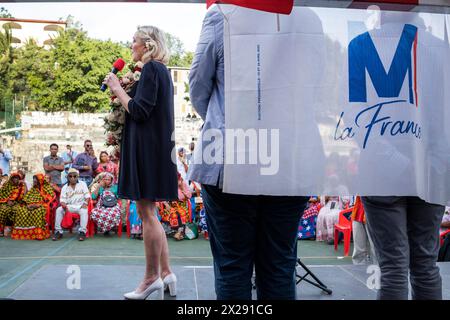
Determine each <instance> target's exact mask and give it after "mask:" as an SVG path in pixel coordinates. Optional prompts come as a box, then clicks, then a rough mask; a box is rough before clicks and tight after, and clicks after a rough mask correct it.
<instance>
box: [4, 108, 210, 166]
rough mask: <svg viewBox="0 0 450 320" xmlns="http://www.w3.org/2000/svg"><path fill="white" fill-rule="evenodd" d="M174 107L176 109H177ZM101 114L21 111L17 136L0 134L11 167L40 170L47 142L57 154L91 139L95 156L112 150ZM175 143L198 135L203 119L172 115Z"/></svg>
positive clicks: (78, 147)
mask: <svg viewBox="0 0 450 320" xmlns="http://www.w3.org/2000/svg"><path fill="white" fill-rule="evenodd" d="M176 110H177V109H176ZM106 115H107V114H104V113H80V114H78V113H71V112H55V113H45V112H23V113H22V114H21V126H22V131H21V132H20V138H19V139H16V138H15V137H13V136H6V135H4V136H0V142H2V144H3V146H4V148H8V149H10V150H11V152H12V154H13V160H12V161H11V169H12V170H17V169H23V170H25V172H27V173H30V174H34V173H37V172H42V171H43V168H42V159H43V158H44V157H45V156H47V155H49V149H50V144H52V143H56V144H58V145H59V151H60V152H59V154H60V155H61V154H62V153H63V152H64V151H65V150H66V145H67V144H70V145H72V147H73V148H72V149H73V150H75V151H77V152H82V151H84V147H83V144H84V140H86V139H90V140H92V142H93V145H94V150H95V154H96V155H97V157H98V156H99V154H100V152H101V151H103V150H106V151H108V152H111V151H112V148H107V147H106V146H105V139H106V136H105V129H104V128H103V118H104V117H105V116H106ZM174 120H175V142H176V145H177V147H178V146H183V147H185V148H186V149H187V148H188V146H189V143H190V142H191V140H192V138H197V137H198V135H199V132H200V128H201V125H202V123H203V122H202V121H201V120H200V119H199V118H197V119H195V120H193V119H192V118H189V117H185V116H184V115H183V114H182V113H181V114H180V112H179V111H178V112H176V114H175V119H174Z"/></svg>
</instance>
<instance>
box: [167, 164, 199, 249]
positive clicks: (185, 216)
mask: <svg viewBox="0 0 450 320" xmlns="http://www.w3.org/2000/svg"><path fill="white" fill-rule="evenodd" d="M191 196H192V194H191V191H190V190H189V187H188V185H187V184H186V182H185V181H184V180H183V178H182V177H181V174H180V173H179V172H178V201H169V202H164V207H163V212H162V216H161V221H162V222H163V223H164V222H165V223H168V224H169V225H170V227H171V228H172V230H176V232H175V234H174V235H173V237H174V239H175V240H183V239H184V229H185V226H186V223H188V222H189V221H190V220H191V217H190V215H189V204H188V202H189V201H190V199H191Z"/></svg>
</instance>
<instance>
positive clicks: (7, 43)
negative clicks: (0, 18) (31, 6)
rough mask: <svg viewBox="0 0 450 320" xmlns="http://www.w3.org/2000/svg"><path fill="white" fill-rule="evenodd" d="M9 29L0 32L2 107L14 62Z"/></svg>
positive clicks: (0, 96)
mask: <svg viewBox="0 0 450 320" xmlns="http://www.w3.org/2000/svg"><path fill="white" fill-rule="evenodd" d="M11 39H12V35H11V29H9V28H6V29H4V30H3V32H2V31H1V30H0V79H2V81H0V105H1V106H2V109H3V107H4V105H3V101H4V99H5V98H6V97H7V96H8V90H9V84H10V71H11V66H12V63H13V61H14V49H13V48H12V46H11Z"/></svg>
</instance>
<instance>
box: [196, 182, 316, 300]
mask: <svg viewBox="0 0 450 320" xmlns="http://www.w3.org/2000/svg"><path fill="white" fill-rule="evenodd" d="M202 194H203V204H204V207H205V210H206V220H207V224H208V231H209V238H210V245H211V251H212V254H213V258H214V275H215V289H216V295H217V299H219V300H251V299H252V292H251V291H252V283H251V278H252V275H253V268H254V267H255V272H256V288H257V298H258V300H294V299H295V298H296V294H295V293H296V290H295V264H296V259H297V229H298V223H299V219H300V212H303V210H304V209H305V207H306V204H307V201H308V199H309V198H308V197H275V196H248V195H236V194H227V193H223V192H222V190H221V189H219V188H217V187H213V186H209V185H203V190H202Z"/></svg>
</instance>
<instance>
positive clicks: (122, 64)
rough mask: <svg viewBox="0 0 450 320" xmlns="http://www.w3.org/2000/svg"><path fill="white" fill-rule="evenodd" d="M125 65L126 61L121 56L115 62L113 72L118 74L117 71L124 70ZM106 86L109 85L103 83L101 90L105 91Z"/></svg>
mask: <svg viewBox="0 0 450 320" xmlns="http://www.w3.org/2000/svg"><path fill="white" fill-rule="evenodd" d="M123 67H125V61H123V59H122V58H119V59H117V60H116V62H114V64H113V67H112V69H111V72H112V73H114V74H116V73H117V72H119V71H122V69H123ZM106 87H107V85H106V84H104V83H103V84H102V86H101V88H100V90H101V91H105V90H106Z"/></svg>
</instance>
